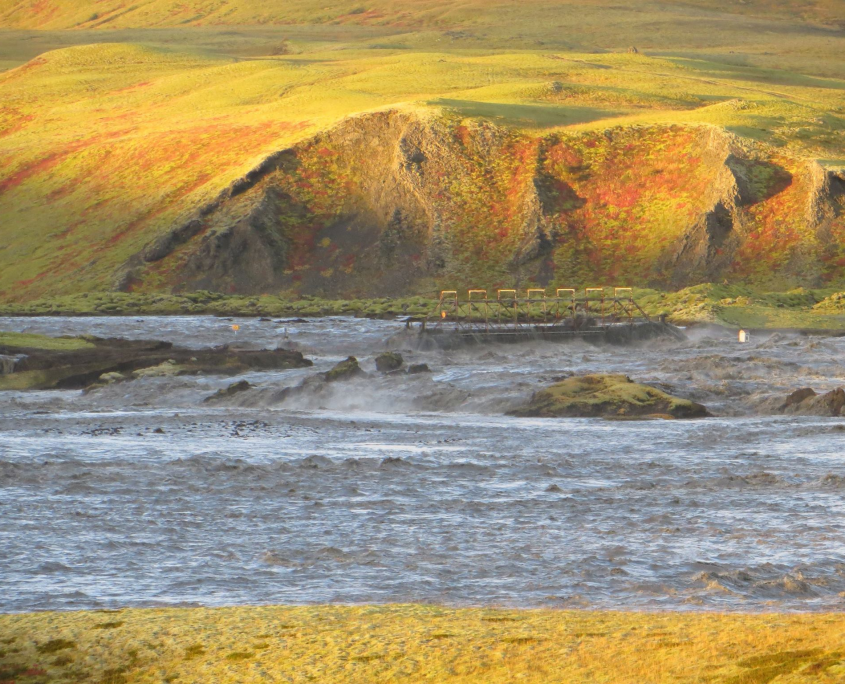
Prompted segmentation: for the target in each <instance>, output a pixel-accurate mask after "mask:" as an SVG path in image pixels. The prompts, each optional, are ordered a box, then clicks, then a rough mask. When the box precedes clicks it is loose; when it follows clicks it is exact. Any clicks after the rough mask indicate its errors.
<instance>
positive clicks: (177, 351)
mask: <svg viewBox="0 0 845 684" xmlns="http://www.w3.org/2000/svg"><path fill="white" fill-rule="evenodd" d="M86 339H87V340H88V341H89V342H91V343H92V344H93V345H94V346H93V347H89V348H85V349H78V350H73V351H56V350H50V349H36V348H33V349H29V348H16V349H15V352H16V353H19V354H20V355H21V356H22V358H21V359H20V360H19V361H18V362H17V363H16V365H15V368H14V372H13V373H9V374H6V375H3V376H0V390H4V389H84V388H86V387H89V386H91V385H93V384H95V383H98V382H99V381H100V378H101V376H103V375H104V374H109V373H121V374H123V375H124V376H126V378H127V379H131V378H133V377H139V376H142V375H144V374H145V373H144V371H145V370H146V371H149V370H150V369H153V368H155V367H159V366H160V367H162V369H161V372H160V373H155V372H152V373H147V374H150V375H156V374H166V375H202V374H208V375H237V374H239V373H244V372H246V371H249V370H271V369H273V370H281V369H287V368H305V367H308V366H312V365H313V363H312V362H311V361H310V360H309V359H306V358H305V357H303V356H302V354H301V353H300V352H298V351H291V350H287V349H272V350H271V349H262V350H257V351H256V350H240V349H232V348H229V347H228V346H221V347H214V348H210V349H183V348H180V347H174V346H173V345H172V344H171V343H170V342H161V341H150V340H121V339H100V338H95V337H90V338H86ZM3 353H5V351H4V349H3V348H0V354H3ZM165 370H166V371H167V372H166V373H165V372H164V371H165Z"/></svg>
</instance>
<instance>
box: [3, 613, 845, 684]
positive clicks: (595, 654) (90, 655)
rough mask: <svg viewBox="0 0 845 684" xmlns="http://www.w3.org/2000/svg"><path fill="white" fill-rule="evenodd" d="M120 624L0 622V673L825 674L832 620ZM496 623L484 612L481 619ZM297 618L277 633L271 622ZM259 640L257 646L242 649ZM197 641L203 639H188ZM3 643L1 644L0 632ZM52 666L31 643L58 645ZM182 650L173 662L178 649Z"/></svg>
mask: <svg viewBox="0 0 845 684" xmlns="http://www.w3.org/2000/svg"><path fill="white" fill-rule="evenodd" d="M122 617H123V618H124V620H125V625H124V627H123V628H122V629H121V630H107V631H105V632H100V633H95V632H92V631H91V629H90V627H91V626H92V625H93V624H95V620H96V616H95V615H94V614H93V613H90V612H75V613H36V614H29V615H2V616H0V632H2V633H3V634H6V635H10V637H11V636H14V637H15V639H16V642H17V643H20V644H21V645H22V647H21V648H20V649H19V650H18V651H17V652H15V653H6V654H4V655H3V656H2V658H0V671H2V672H3V673H4V675H7V676H8V675H10V674H11V676H13V677H18V678H20V681H22V682H28V681H29V680H27V679H25V678H23V677H26V676H36V675H26V674H25V673H43V674H39V675H37V676H42V677H47V679H48V680H53V679H55V680H56V681H68V680H70V681H81V680H90V681H94V682H104V681H105V682H142V681H162V680H163V681H216V682H221V683H222V682H233V683H234V682H244V683H248V682H259V681H266V680H267V679H268V678H269V679H274V678H275V679H282V680H284V681H288V682H294V683H300V682H302V683H305V682H310V681H321V682H326V683H333V682H337V683H340V682H343V683H344V684H345V683H347V682H351V683H353V684H364V683H365V682H366V683H367V684H378V683H380V682H384V683H385V684H387V683H388V682H399V681H401V682H424V681H432V679H433V680H435V681H456V682H461V683H462V684H469V683H473V684H475V683H478V684H482V683H484V684H504V683H505V682H513V681H520V682H522V681H525V682H536V683H537V684H540V683H541V682H544V683H547V682H567V683H569V682H571V683H573V684H586V683H587V682H598V681H606V682H614V684H616V683H619V684H643V683H645V682H649V683H652V682H655V683H656V682H666V683H667V684H668V682H679V683H686V682H689V683H693V682H695V683H702V682H713V683H714V684H716V683H722V684H724V683H726V682H731V683H732V684H752V683H753V684H760V683H768V682H774V681H780V680H779V679H778V678H783V677H787V676H788V677H789V679H783V681H789V682H793V683H794V682H831V683H832V682H837V681H841V679H842V677H843V676H845V636H843V635H845V617H843V616H842V615H838V614H832V615H825V614H809V615H780V614H757V615H747V614H727V615H723V614H696V613H611V612H578V611H554V610H526V611H514V610H508V611H501V612H497V611H491V610H490V609H448V608H440V607H435V606H414V605H407V606H359V607H343V606H309V607H273V606H261V607H240V608H222V609H204V608H199V609H153V610H128V611H124V612H123V614H122ZM497 617H498V618H505V619H491V618H497ZM280 623H281V624H293V623H295V624H296V626H297V629H296V632H295V633H290V632H287V633H286V632H285V631H284V630H283V631H282V633H277V630H278V626H279V624H280ZM260 634H276V636H273V637H270V638H267V640H266V646H267V647H266V648H262V649H255V650H253V649H250V650H245V649H244V648H243V647H240V648H239V647H238V646H237V644H248V643H252V642H253V641H254V640H255V639H257V638H258V637H259V635H260ZM198 636H200V637H201V638H202V640H203V644H204V646H200V645H199V644H198V642H197V641H196V638H197V637H198ZM10 637H7V638H10ZM70 638H73V639H74V640H75V641H76V646H75V647H74V648H73V649H72V650H71V649H68V650H67V651H65V650H63V651H62V653H65V652H67V653H73V656H74V657H73V658H67V659H62V660H60V659H59V658H56V657H55V656H54V655H53V654H49V655H48V654H46V653H43V652H39V650H38V644H42V645H43V644H44V643H50V641H49V640H50V639H53V640H55V639H66V640H67V639H70ZM187 653H191V654H192V655H191V657H189V658H186V654H187Z"/></svg>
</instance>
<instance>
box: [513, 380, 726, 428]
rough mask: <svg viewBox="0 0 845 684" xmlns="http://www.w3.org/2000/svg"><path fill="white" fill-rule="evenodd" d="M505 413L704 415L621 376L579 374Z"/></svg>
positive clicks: (529, 415)
mask: <svg viewBox="0 0 845 684" xmlns="http://www.w3.org/2000/svg"><path fill="white" fill-rule="evenodd" d="M509 415H512V416H518V417H525V418H617V419H620V418H705V417H707V416H709V415H710V414H709V412H708V411H707V409H706V408H705V407H704V406H702V405H701V404H698V403H696V402H694V401H689V400H687V399H679V398H677V397H673V396H672V395H670V394H666V393H665V392H662V391H661V390H659V389H655V388H654V387H650V386H648V385H641V384H638V383H635V382H633V381H632V380H631V379H630V378H629V377H627V376H625V375H580V376H575V377H572V378H568V379H566V380H564V381H562V382H558V383H556V384H554V385H552V386H551V387H547V388H546V389H543V390H540V391H539V392H536V393H535V394H534V396H533V397H532V398H531V400H530V401H529V402H528V403H527V404H526V405H525V406H523V407H520V408H518V409H516V410H514V411H511V412H510V413H509Z"/></svg>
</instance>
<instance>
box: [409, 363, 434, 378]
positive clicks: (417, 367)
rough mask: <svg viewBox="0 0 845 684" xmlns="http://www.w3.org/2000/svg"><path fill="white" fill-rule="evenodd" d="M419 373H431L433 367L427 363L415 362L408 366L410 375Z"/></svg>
mask: <svg viewBox="0 0 845 684" xmlns="http://www.w3.org/2000/svg"><path fill="white" fill-rule="evenodd" d="M419 373H431V368H429V367H428V364H427V363H415V364H413V365H411V366H410V367H409V368H408V375H418V374H419Z"/></svg>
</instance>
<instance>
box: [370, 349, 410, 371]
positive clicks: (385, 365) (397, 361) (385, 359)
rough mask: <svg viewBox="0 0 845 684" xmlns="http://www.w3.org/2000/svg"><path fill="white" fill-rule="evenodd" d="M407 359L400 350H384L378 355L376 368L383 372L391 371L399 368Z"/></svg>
mask: <svg viewBox="0 0 845 684" xmlns="http://www.w3.org/2000/svg"><path fill="white" fill-rule="evenodd" d="M404 363H405V359H403V358H402V355H401V354H400V353H398V352H384V353H382V354H379V355H378V356H377V357H376V370H377V371H379V372H381V373H390V372H391V371H395V370H399V369H400V368H401V367H402V364H404Z"/></svg>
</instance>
